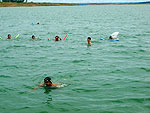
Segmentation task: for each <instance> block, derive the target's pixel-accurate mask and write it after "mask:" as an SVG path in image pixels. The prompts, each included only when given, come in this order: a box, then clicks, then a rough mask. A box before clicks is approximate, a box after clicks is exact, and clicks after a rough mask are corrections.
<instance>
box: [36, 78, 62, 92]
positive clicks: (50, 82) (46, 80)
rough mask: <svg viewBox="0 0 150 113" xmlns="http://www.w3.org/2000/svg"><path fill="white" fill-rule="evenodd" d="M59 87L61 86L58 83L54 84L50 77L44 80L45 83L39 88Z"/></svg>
mask: <svg viewBox="0 0 150 113" xmlns="http://www.w3.org/2000/svg"><path fill="white" fill-rule="evenodd" d="M58 85H59V84H58V83H52V81H51V78H50V77H46V78H45V79H44V83H42V84H39V85H38V87H52V86H54V87H57V86H58ZM38 87H37V88H38ZM37 88H34V90H36V89H37Z"/></svg>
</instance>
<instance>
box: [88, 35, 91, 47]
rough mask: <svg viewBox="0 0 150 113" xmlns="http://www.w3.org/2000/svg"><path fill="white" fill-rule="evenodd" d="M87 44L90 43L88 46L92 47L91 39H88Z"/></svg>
mask: <svg viewBox="0 0 150 113" xmlns="http://www.w3.org/2000/svg"><path fill="white" fill-rule="evenodd" d="M87 42H88V45H89V46H91V45H92V43H91V37H88V38H87Z"/></svg>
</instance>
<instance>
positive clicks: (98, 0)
mask: <svg viewBox="0 0 150 113" xmlns="http://www.w3.org/2000/svg"><path fill="white" fill-rule="evenodd" d="M31 1H32V2H53V3H104V2H106V3H107V2H143V1H150V0H28V2H31Z"/></svg>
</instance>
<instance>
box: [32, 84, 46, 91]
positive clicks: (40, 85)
mask: <svg viewBox="0 0 150 113" xmlns="http://www.w3.org/2000/svg"><path fill="white" fill-rule="evenodd" d="M42 86H44V83H42V84H39V85H38V86H37V87H35V88H34V89H33V90H36V89H37V88H39V87H42Z"/></svg>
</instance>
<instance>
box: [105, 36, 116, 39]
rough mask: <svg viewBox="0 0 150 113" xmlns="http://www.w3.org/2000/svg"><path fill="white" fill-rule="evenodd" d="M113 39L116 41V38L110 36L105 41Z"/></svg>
mask: <svg viewBox="0 0 150 113" xmlns="http://www.w3.org/2000/svg"><path fill="white" fill-rule="evenodd" d="M114 39H117V38H113V37H112V36H110V37H109V39H107V40H114Z"/></svg>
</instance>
